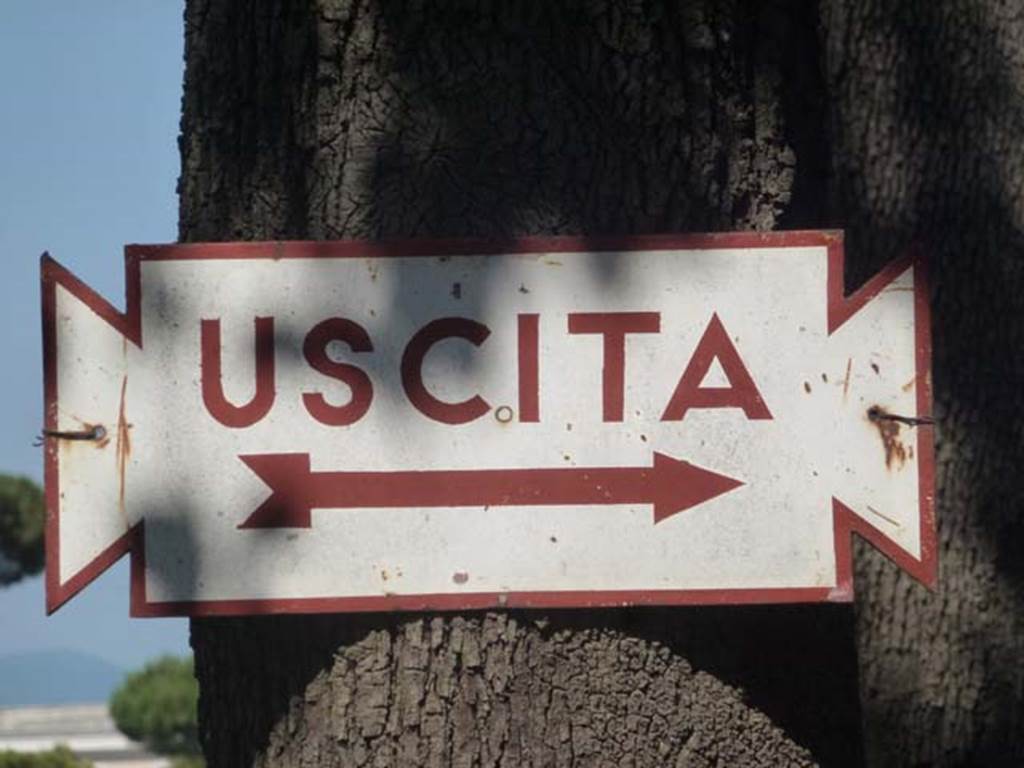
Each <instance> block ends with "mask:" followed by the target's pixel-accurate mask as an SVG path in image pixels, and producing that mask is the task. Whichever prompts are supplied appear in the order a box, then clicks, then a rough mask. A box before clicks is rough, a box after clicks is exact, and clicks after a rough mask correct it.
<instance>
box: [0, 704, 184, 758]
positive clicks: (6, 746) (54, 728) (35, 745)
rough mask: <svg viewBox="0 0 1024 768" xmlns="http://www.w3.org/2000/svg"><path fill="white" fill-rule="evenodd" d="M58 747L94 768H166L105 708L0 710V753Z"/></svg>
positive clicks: (97, 705)
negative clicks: (118, 723)
mask: <svg viewBox="0 0 1024 768" xmlns="http://www.w3.org/2000/svg"><path fill="white" fill-rule="evenodd" d="M59 744H63V745H64V746H66V747H68V749H70V750H71V751H72V752H74V753H75V754H76V755H77V756H79V757H82V758H85V759H87V760H89V761H90V762H92V763H93V765H94V766H96V768H167V766H169V765H170V761H168V760H165V759H164V758H159V757H154V756H153V755H151V754H150V753H149V752H147V751H146V750H145V748H144V747H143V746H142V745H141V744H138V743H136V742H134V741H131V740H130V739H129V738H127V737H126V736H125V735H124V734H122V733H121V732H120V731H119V730H117V726H115V725H114V721H113V720H111V719H110V713H109V712H108V710H107V705H106V704H70V705H63V706H55V707H24V708H17V709H0V752H3V751H4V750H12V751H14V752H45V751H47V750H50V749H53V748H54V747H56V746H58V745H59Z"/></svg>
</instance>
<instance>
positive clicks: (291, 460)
mask: <svg viewBox="0 0 1024 768" xmlns="http://www.w3.org/2000/svg"><path fill="white" fill-rule="evenodd" d="M238 458H240V459H241V460H242V461H244V462H245V463H246V465H247V466H248V467H249V469H251V470H252V471H253V472H255V473H256V474H257V475H259V478H260V480H262V481H263V482H264V483H266V484H267V485H268V486H269V487H270V490H271V491H272V493H271V494H270V496H268V497H267V499H266V501H264V502H263V503H262V504H260V506H259V507H257V508H256V511H255V512H253V513H252V514H251V515H249V517H247V518H246V519H245V520H244V521H243V522H242V523H241V524H240V525H239V526H238V527H239V528H309V527H310V525H311V524H312V519H311V515H310V503H309V493H308V491H309V486H310V480H311V477H310V474H311V473H310V469H309V454H308V453H264V454H252V455H249V456H239V457H238Z"/></svg>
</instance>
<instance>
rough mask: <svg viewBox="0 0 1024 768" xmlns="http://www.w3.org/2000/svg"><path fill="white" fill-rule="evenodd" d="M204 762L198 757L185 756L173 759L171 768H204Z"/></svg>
mask: <svg viewBox="0 0 1024 768" xmlns="http://www.w3.org/2000/svg"><path fill="white" fill-rule="evenodd" d="M205 766H206V761H205V760H203V758H201V757H199V756H198V755H185V756H179V757H176V758H174V759H173V760H172V761H171V768H205Z"/></svg>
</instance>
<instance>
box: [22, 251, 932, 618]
mask: <svg viewBox="0 0 1024 768" xmlns="http://www.w3.org/2000/svg"><path fill="white" fill-rule="evenodd" d="M801 246H804V247H807V246H811V247H813V246H824V247H825V248H827V251H828V281H827V293H828V299H827V309H828V331H829V333H830V334H831V333H832V332H834V331H835V330H836V329H838V328H839V327H840V326H842V324H843V323H844V322H846V320H848V319H849V318H850V317H852V316H853V315H854V314H855V313H856V312H857V311H858V310H860V309H861V308H862V307H864V306H865V305H866V304H867V303H868V302H869V301H871V299H873V298H874V297H876V296H877V295H878V294H879V293H880V292H881V291H882V290H883V289H884V288H885V287H886V286H887V285H889V284H890V283H891V282H892V281H893V280H895V279H896V278H897V277H899V276H900V275H902V274H903V273H904V272H905V271H906V270H907V269H910V268H913V270H914V324H915V334H916V375H917V414H918V415H922V416H928V415H930V414H931V407H932V388H931V317H930V312H929V305H928V286H927V274H926V270H925V262H924V259H923V258H922V256H921V255H920V254H919V253H914V254H913V255H911V256H909V257H906V258H903V259H899V260H897V261H894V262H892V263H891V264H889V265H887V266H886V267H885V268H884V269H882V270H881V271H880V272H879V273H878V274H877V275H875V276H874V277H873V278H872V279H871V280H869V281H868V282H867V283H865V284H864V285H863V286H862V287H861V288H859V289H858V290H857V291H856V292H854V293H853V294H851V295H850V296H846V295H845V290H844V273H843V268H844V254H843V235H842V233H841V232H837V231H793V232H735V233H715V234H685V235H642V236H630V237H594V238H590V237H552V238H545V237H524V238H516V239H510V240H498V241H494V240H490V241H485V240H471V239H459V240H396V241H383V242H362V241H337V242H260V243H188V244H169V245H129V246H126V248H125V265H126V267H125V270H126V277H125V311H124V312H120V311H118V310H117V309H116V308H115V307H113V306H112V305H111V304H110V303H109V302H107V301H106V300H105V299H103V298H102V297H101V296H99V295H98V294H97V293H96V292H95V291H93V290H92V289H91V288H89V287H88V286H87V285H85V284H84V283H83V282H82V281H80V280H79V279H78V278H76V277H75V276H74V275H73V274H71V273H70V272H69V271H68V270H66V269H65V268H64V267H62V266H61V265H60V264H58V263H57V262H56V261H54V260H53V259H52V258H50V257H49V255H48V254H43V257H42V265H41V272H42V308H43V377H44V397H45V417H44V418H45V424H46V427H47V429H56V428H57V402H58V392H57V370H56V359H57V357H56V352H57V348H56V345H57V333H56V322H57V317H56V287H57V285H60V286H62V287H63V288H64V289H65V290H67V291H68V292H69V293H71V294H72V295H74V296H75V297H76V298H77V299H78V300H79V301H81V302H82V303H84V304H85V305H86V306H88V307H89V308H90V309H92V311H93V312H95V313H96V314H97V315H98V316H99V317H100V318H102V319H103V320H104V321H106V322H107V323H108V324H109V325H110V326H111V327H113V328H114V329H115V330H117V331H118V332H119V333H121V334H122V335H123V336H124V337H125V338H126V339H128V340H129V341H131V342H132V343H134V344H135V345H136V346H138V347H139V348H140V349H141V348H142V343H143V339H142V327H141V307H140V298H141V269H140V265H141V262H143V261H169V260H175V261H188V260H200V259H203V260H205V259H219V260H228V259H239V260H251V259H272V260H277V259H316V258H332V259H337V258H382V257H408V256H435V257H439V256H470V255H481V256H482V255H498V254H513V253H572V252H600V251H659V250H712V249H716V248H747V249H749V248H782V247H801ZM44 452H45V483H46V507H47V513H46V554H47V557H46V607H47V612H48V613H52V612H53V611H55V610H56V609H57V608H59V607H60V606H61V605H62V604H64V603H65V602H67V600H69V599H70V598H71V597H73V596H74V595H75V594H77V593H78V592H79V591H81V590H82V589H84V588H85V587H86V586H87V585H88V584H89V583H90V582H92V581H93V580H94V579H95V578H96V577H97V576H99V575H100V574H101V573H102V572H103V571H104V570H106V569H107V568H109V567H110V566H111V565H112V564H113V563H114V562H116V561H117V560H118V559H119V558H120V557H121V556H122V555H124V554H125V553H129V552H130V553H131V555H132V557H131V614H132V615H133V616H231V615H245V614H257V613H259V614H267V613H330V612H349V611H351V612H356V611H416V610H473V609H485V608H571V607H579V608H583V607H610V606H625V605H719V604H764V603H802V602H849V601H850V600H852V599H853V560H852V543H851V542H852V534H853V533H857V534H859V535H860V536H862V537H863V538H865V539H866V540H868V541H869V542H871V543H872V544H873V545H874V546H875V547H876V548H878V549H879V550H880V551H881V552H882V553H883V554H885V555H886V556H887V557H889V558H890V559H891V560H892V561H893V562H894V563H895V564H896V565H898V566H899V567H900V568H902V569H904V570H905V571H907V572H908V573H909V574H910V575H911V576H913V577H914V578H915V579H917V580H918V581H920V582H921V583H923V584H925V585H926V586H929V587H934V585H935V582H936V576H937V569H938V564H937V558H936V534H935V504H934V500H935V496H934V482H935V465H934V441H933V435H932V430H931V429H930V428H927V427H925V428H919V429H917V455H918V457H919V462H918V475H919V499H920V525H921V530H920V543H921V544H920V552H921V557H920V559H915V558H913V557H912V556H910V555H909V554H908V553H907V552H905V551H904V550H902V549H901V548H899V547H898V546H896V545H895V544H894V543H893V542H892V541H891V540H889V539H888V538H887V537H886V536H885V535H884V534H883V533H882V532H881V531H880V530H879V529H877V528H875V527H874V526H872V525H871V524H870V523H868V522H866V521H865V520H863V519H862V518H860V517H859V516H858V515H856V514H855V513H854V512H853V511H852V510H850V509H849V508H848V507H846V506H845V505H844V504H843V503H842V502H841V501H839V500H838V499H833V530H834V542H835V543H834V546H835V559H836V585H835V586H834V587H795V588H769V589H696V590H610V591H596V590H588V591H555V592H542V591H538V592H473V593H441V594H418V595H380V596H367V597H322V598H292V599H287V598H285V599H266V600H259V599H249V600H208V601H179V602H150V601H149V599H148V597H147V594H146V578H145V570H146V568H145V562H146V551H145V535H144V523H138V524H137V525H135V526H133V527H132V528H131V529H130V530H128V531H127V532H126V533H124V534H123V535H122V536H120V537H119V538H118V539H117V540H116V541H114V542H113V543H112V544H111V545H110V546H109V547H107V549H106V550H104V551H103V552H102V553H101V554H100V555H98V556H97V557H96V558H94V559H93V560H92V561H91V562H90V563H89V564H88V565H86V566H85V567H84V568H82V569H81V570H80V571H79V572H78V573H76V574H75V575H74V576H72V577H71V578H69V579H68V580H67V581H65V582H61V580H60V536H59V533H60V496H59V476H58V472H59V462H58V454H57V450H56V446H55V445H54V441H52V440H51V441H47V443H46V445H45V447H44Z"/></svg>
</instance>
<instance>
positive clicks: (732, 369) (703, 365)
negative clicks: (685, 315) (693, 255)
mask: <svg viewBox="0 0 1024 768" xmlns="http://www.w3.org/2000/svg"><path fill="white" fill-rule="evenodd" d="M716 359H717V360H718V364H719V365H720V366H721V367H722V371H724V373H725V376H726V378H727V379H728V380H729V386H728V387H702V386H701V385H700V383H701V382H702V381H703V380H704V377H705V376H706V375H707V373H708V369H709V368H710V367H711V363H712V362H713V361H714V360H716ZM691 408H742V409H743V413H745V414H746V416H747V418H748V419H770V418H772V415H771V413H770V412H769V411H768V406H767V405H765V402H764V398H762V397H761V393H760V392H759V391H758V389H757V385H756V384H754V380H753V379H752V378H751V376H750V373H749V372H748V371H747V367H746V366H745V365H744V364H743V361H742V360H741V359H740V355H739V352H737V351H736V347H734V346H733V343H732V341H731V340H730V339H729V334H728V333H726V330H725V326H724V325H722V321H721V320H719V319H718V314H717V313H716V314H713V315H712V316H711V322H710V323H708V327H707V328H706V329H705V331H704V335H703V336H701V338H700V341H699V342H698V343H697V349H695V350H694V352H693V357H691V358H690V362H689V363H688V364H687V366H686V370H685V371H683V375H682V376H681V377H680V379H679V383H678V384H677V385H676V391H675V392H673V393H672V399H670V400H669V402H668V405H667V406H665V412H664V413H663V414H662V416H661V420H662V421H682V419H683V417H685V416H686V412H687V411H688V410H690V409H691Z"/></svg>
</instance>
